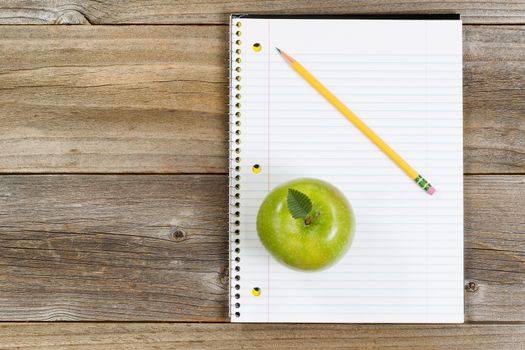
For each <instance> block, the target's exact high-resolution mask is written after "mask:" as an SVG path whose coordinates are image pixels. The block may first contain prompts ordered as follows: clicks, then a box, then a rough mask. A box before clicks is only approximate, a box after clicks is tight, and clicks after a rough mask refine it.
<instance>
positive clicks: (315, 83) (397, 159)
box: [276, 48, 436, 195]
mask: <svg viewBox="0 0 525 350" xmlns="http://www.w3.org/2000/svg"><path fill="white" fill-rule="evenodd" d="M276 49H277V51H278V52H279V54H280V55H281V56H282V57H283V58H284V60H285V61H286V62H288V63H289V64H290V66H291V67H292V68H293V69H294V70H295V71H296V72H297V73H298V74H299V75H300V76H302V77H303V78H304V80H306V81H307V82H308V83H309V84H310V85H312V87H313V88H314V89H316V90H317V92H319V93H320V94H321V95H323V96H324V98H326V99H327V100H328V102H330V103H331V104H332V105H333V106H334V107H335V108H336V109H337V110H338V111H339V112H341V113H342V114H343V115H344V116H345V117H346V118H347V119H348V120H350V121H351V122H352V124H354V125H355V126H356V127H357V128H358V129H359V130H361V132H362V133H363V134H365V135H366V136H367V137H368V138H369V139H370V141H372V142H373V143H375V145H376V146H377V147H379V148H380V149H381V150H382V151H383V152H384V153H385V154H386V155H387V156H388V157H390V159H392V160H393V161H394V163H396V164H397V165H398V166H399V167H400V168H401V169H402V170H403V171H404V172H405V173H406V174H407V175H408V176H409V177H410V178H411V179H413V180H414V181H415V182H416V183H417V184H418V185H419V186H420V187H421V188H422V189H423V190H424V191H425V192H427V193H428V194H430V195H432V194H434V192H436V189H435V188H434V187H432V185H431V184H430V183H429V182H428V181H427V180H425V179H424V178H423V176H421V175H420V174H419V173H418V172H417V171H416V170H415V169H414V168H412V167H411V166H410V165H409V164H408V163H407V162H406V161H405V160H404V159H403V158H401V156H400V155H399V154H397V153H396V151H394V150H393V149H392V148H391V147H390V146H389V145H387V144H386V142H385V141H383V140H382V139H381V138H380V137H379V136H378V135H377V134H376V133H375V132H374V131H373V130H372V129H370V128H369V127H368V125H366V124H365V123H364V122H363V121H362V120H361V119H359V117H357V116H356V115H355V114H354V112H352V111H351V110H350V109H349V108H348V107H346V106H345V105H344V103H343V102H341V101H340V100H339V99H338V98H337V97H335V96H334V94H332V93H331V92H330V90H328V89H327V88H326V87H325V86H324V85H323V84H322V83H321V82H320V81H319V80H317V79H316V78H315V77H314V76H313V75H312V74H311V73H310V72H308V71H307V70H306V68H304V67H303V66H302V65H301V64H300V63H299V62H297V61H296V60H295V59H294V58H292V57H291V56H289V55H287V54H286V53H285V52H284V51H282V50H280V49H278V48H276Z"/></svg>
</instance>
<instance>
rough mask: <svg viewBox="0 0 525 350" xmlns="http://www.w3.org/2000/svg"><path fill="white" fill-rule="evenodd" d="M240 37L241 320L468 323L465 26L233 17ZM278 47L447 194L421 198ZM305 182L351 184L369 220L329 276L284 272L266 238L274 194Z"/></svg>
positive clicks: (359, 217)
mask: <svg viewBox="0 0 525 350" xmlns="http://www.w3.org/2000/svg"><path fill="white" fill-rule="evenodd" d="M237 22H241V24H242V25H241V27H240V28H238V27H236V23H237ZM232 28H233V29H232V40H233V41H232V50H233V51H235V50H237V49H240V50H241V52H240V53H237V54H235V52H233V54H232V68H236V67H240V68H241V71H240V72H236V71H235V70H234V71H233V73H232V78H234V79H233V80H232V81H233V83H232V85H233V86H235V85H237V82H236V80H235V77H236V76H240V78H241V80H240V82H239V83H238V84H239V85H240V86H241V90H239V91H237V90H235V89H234V90H232V93H233V94H236V93H239V94H240V96H239V99H238V100H239V101H237V100H236V99H235V97H232V107H231V109H232V110H231V114H232V117H231V118H232V122H234V121H235V120H237V119H234V118H235V117H234V113H236V112H240V113H241V117H240V121H241V126H239V129H240V131H241V135H239V139H240V141H241V144H240V147H239V148H240V153H239V155H238V156H239V157H240V163H238V165H240V167H241V169H240V172H239V173H238V174H239V175H240V177H241V179H240V189H239V190H238V192H239V195H240V198H239V200H238V202H239V204H240V208H239V213H240V217H239V218H238V220H239V226H238V229H239V234H238V236H236V235H233V234H232V237H231V241H232V243H231V261H232V263H231V265H232V271H231V274H230V275H231V278H232V290H231V300H232V301H231V314H232V317H231V319H232V322H388V323H390V322H411V323H412V322H415V323H425V322H429V323H430V322H431V323H434V322H463V317H464V316H463V308H464V306H463V284H464V282H463V130H462V127H463V121H462V37H461V21H459V20H341V19H262V18H233V20H232ZM237 30H239V31H240V33H239V35H240V37H239V38H238V37H237V36H236V31H237ZM236 40H241V43H240V45H237V44H235V41H236ZM255 43H258V44H260V46H261V50H260V51H259V52H256V51H255V50H254V49H253V44H255ZM275 47H279V48H280V49H282V50H284V51H285V52H286V53H288V54H290V55H291V56H292V57H294V58H295V59H296V60H298V61H299V62H300V63H301V64H302V65H303V66H304V67H305V68H306V69H308V70H309V71H310V72H311V73H312V74H313V75H314V76H315V77H317V79H319V80H320V81H321V82H322V83H323V84H324V85H325V86H326V87H327V88H328V89H330V90H331V91H332V92H333V93H334V94H335V95H336V96H337V97H338V98H339V99H340V100H341V101H343V103H345V104H346V105H347V106H348V107H349V108H350V109H351V110H352V111H353V112H354V113H355V114H356V115H358V116H359V118H361V119H362V120H363V121H364V122H365V123H366V124H368V126H370V128H371V129H373V130H374V131H375V132H376V133H377V134H379V135H380V136H381V137H382V138H383V139H384V140H385V142H386V143H387V144H389V145H390V146H391V147H392V148H393V149H394V150H396V151H397V152H398V153H399V154H400V155H401V156H402V157H403V158H404V159H405V160H406V161H407V162H408V163H409V164H410V165H411V166H412V167H414V168H415V169H416V170H417V171H418V172H419V173H420V174H422V175H423V176H424V177H425V178H426V179H428V180H429V181H430V182H431V183H432V185H433V186H434V187H435V188H436V190H437V192H436V193H435V194H434V195H433V196H429V195H428V194H427V193H425V192H424V191H423V190H422V189H421V188H419V187H418V186H417V185H416V184H415V182H414V181H413V180H411V179H410V178H408V177H407V175H406V174H405V173H404V172H403V171H402V170H401V169H400V168H399V167H398V166H397V165H396V164H394V163H393V162H392V161H391V160H390V159H389V158H388V157H387V156H386V155H384V154H383V153H382V152H381V151H380V150H379V149H378V148H377V147H376V146H375V145H374V144H373V143H372V142H371V141H370V140H368V139H367V138H366V137H365V136H364V135H363V134H362V133H361V132H360V131H359V130H358V129H357V128H356V127H355V126H354V125H352V124H351V123H350V122H349V121H348V120H347V119H346V118H345V117H344V116H343V115H341V114H340V113H339V112H338V111H337V110H336V109H335V108H334V107H332V106H331V105H330V104H329V103H328V102H327V101H326V100H325V99H324V98H323V97H322V96H321V95H320V94H319V93H317V92H316V91H315V90H314V89H313V88H312V87H311V86H310V85H309V84H308V83H307V82H306V81H305V80H303V78H301V77H300V76H299V75H298V74H297V73H296V72H295V71H294V70H293V69H292V68H291V67H289V66H288V64H287V63H286V62H285V61H284V60H283V59H282V58H281V57H280V56H279V55H278V53H277V52H276V50H275ZM237 57H240V58H241V62H238V63H236V62H235V61H234V60H235V58H237ZM236 102H239V103H241V105H240V106H237V107H236V106H235V103H236ZM233 137H235V136H233ZM234 156H235V155H234ZM254 164H259V165H260V166H261V167H262V171H261V172H260V173H259V174H255V173H254V172H253V171H252V166H253V165H254ZM234 165H237V164H235V163H234V162H233V158H232V166H234ZM232 175H237V174H232ZM299 177H313V178H319V179H323V180H325V181H328V182H330V183H332V184H333V185H335V186H336V187H338V188H339V189H340V190H341V191H342V192H343V193H344V194H345V196H346V197H347V198H348V200H349V201H350V203H351V205H352V207H353V209H354V212H355V216H356V233H355V238H354V241H353V244H352V246H351V248H350V249H349V251H348V253H347V254H346V255H345V256H344V258H343V259H342V260H340V261H339V262H338V263H337V264H336V265H334V266H332V267H331V268H329V269H327V270H323V271H320V272H298V271H295V270H291V269H289V268H287V267H285V266H283V265H281V264H280V263H278V262H277V261H276V260H274V259H273V258H272V256H271V255H269V254H268V252H267V251H266V250H265V248H264V247H263V246H262V244H261V242H260V241H259V239H258V237H257V232H256V216H257V211H258V209H259V206H260V204H261V203H262V201H263V199H264V198H265V196H266V195H267V194H268V192H269V191H271V190H272V189H273V188H274V187H276V186H277V185H279V184H281V183H283V182H285V181H289V180H292V179H295V178H299ZM236 219H237V218H232V220H236ZM235 239H239V241H238V242H237V243H234V240H235ZM235 249H238V250H237V251H235ZM235 258H238V259H237V260H240V261H235ZM235 267H238V268H237V270H234V268H235ZM234 276H235V277H236V278H237V280H235V281H233V278H235V277H234ZM235 286H238V289H236V288H235ZM253 288H259V290H260V295H258V296H255V295H253V293H252V291H253ZM236 297H237V298H236Z"/></svg>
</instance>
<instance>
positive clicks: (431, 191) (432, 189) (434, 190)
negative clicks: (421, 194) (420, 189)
mask: <svg viewBox="0 0 525 350" xmlns="http://www.w3.org/2000/svg"><path fill="white" fill-rule="evenodd" d="M434 192H436V189H435V188H434V187H430V188H429V189H428V191H427V193H428V194H429V195H433V194H434Z"/></svg>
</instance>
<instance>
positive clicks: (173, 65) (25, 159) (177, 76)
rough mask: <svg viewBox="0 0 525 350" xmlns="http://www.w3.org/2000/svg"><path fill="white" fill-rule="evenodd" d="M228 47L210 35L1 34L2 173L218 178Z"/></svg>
mask: <svg viewBox="0 0 525 350" xmlns="http://www.w3.org/2000/svg"><path fill="white" fill-rule="evenodd" d="M227 45H228V43H227V33H226V29H225V28H224V27H217V26H210V27H184V26H174V27H170V26H162V27H156V26H148V27H140V26H138V27H137V26H126V27H121V26H113V27H107V26H104V27H85V26H77V27H53V26H48V27H35V26H22V27H19V26H16V27H12V26H3V27H0V47H2V51H3V52H4V54H2V55H0V164H1V165H0V169H1V170H0V171H2V172H13V171H15V172H95V173H97V172H102V173H104V172H117V173H119V172H156V173H166V172H167V173H174V172H186V173H188V172H189V173H196V172H202V173H215V172H224V171H225V170H226V168H227V156H226V155H227V129H228V124H227V116H226V114H227V79H226V74H227V73H226V72H227V65H228V63H227V61H226V56H227ZM7 52H8V53H9V54H6V53H7Z"/></svg>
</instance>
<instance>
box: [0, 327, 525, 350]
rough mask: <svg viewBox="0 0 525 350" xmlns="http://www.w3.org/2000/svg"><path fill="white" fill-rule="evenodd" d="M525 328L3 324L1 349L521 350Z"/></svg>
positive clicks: (0, 335) (0, 338)
mask: <svg viewBox="0 0 525 350" xmlns="http://www.w3.org/2000/svg"><path fill="white" fill-rule="evenodd" d="M524 343H525V325H490V324H483V325H426V326H416V325H342V324H339V325H336V324H325V325H293V324H284V325H283V324H279V325H276V324H243V325H241V324H180V323H179V324H177V323H175V324H166V323H144V324H136V323H114V324H96V323H95V324H94V323H54V324H53V323H51V324H49V323H48V324H42V323H14V324H0V349H14V348H16V349H38V350H44V349H53V350H62V349H87V350H96V349H130V350H134V349H141V350H142V349H157V350H159V349H214V350H221V349H224V350H233V349H255V348H257V349H272V350H274V349H301V350H303V349H320V348H323V349H343V348H344V349H359V350H362V349H384V348H388V349H392V350H407V349H417V350H429V349H433V350H453V349H461V350H464V349H471V348H474V349H479V350H489V349H494V350H511V349H515V350H520V349H523V344H524Z"/></svg>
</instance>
